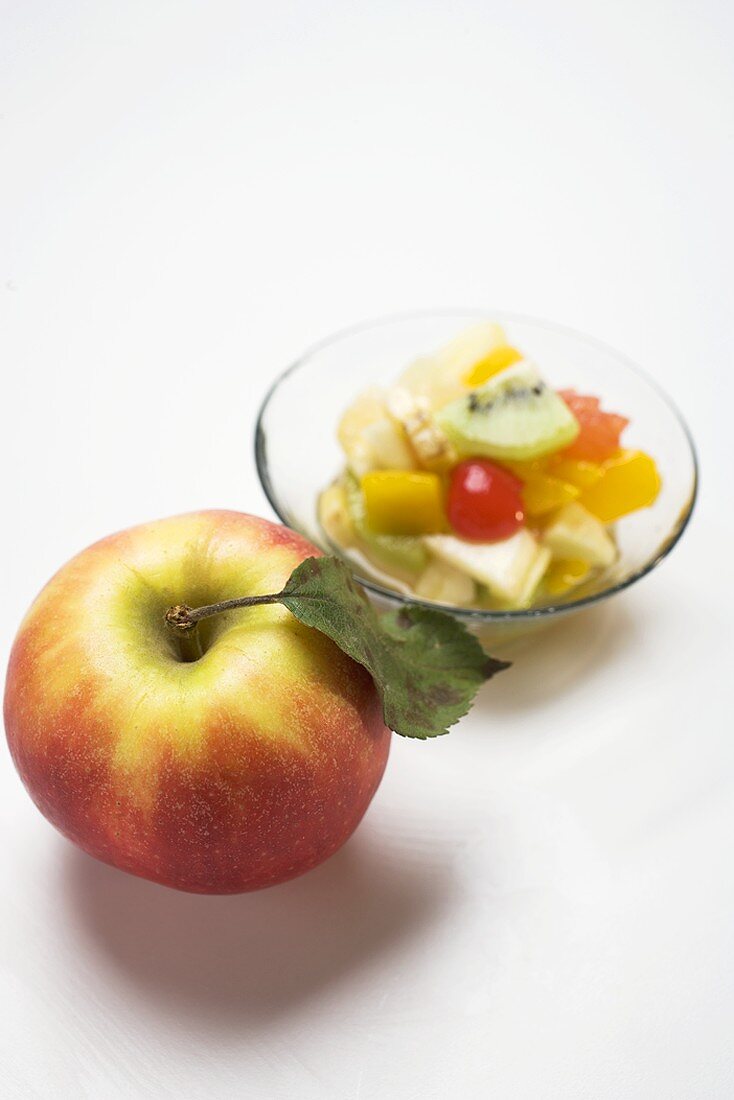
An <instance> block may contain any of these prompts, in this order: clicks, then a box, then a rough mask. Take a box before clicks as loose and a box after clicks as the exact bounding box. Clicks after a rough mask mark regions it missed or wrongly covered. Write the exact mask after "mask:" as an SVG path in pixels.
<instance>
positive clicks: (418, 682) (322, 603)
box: [280, 557, 509, 739]
mask: <svg viewBox="0 0 734 1100" xmlns="http://www.w3.org/2000/svg"><path fill="white" fill-rule="evenodd" d="M280 600H281V602H282V603H283V604H284V605H285V607H287V608H288V610H289V611H290V612H291V613H292V614H293V615H295V616H296V618H297V619H300V621H301V622H302V623H305V624H306V626H311V627H314V628H315V629H316V630H320V631H321V632H322V634H326V635H327V636H328V637H329V638H331V640H332V641H333V642H336V644H337V645H338V646H339V648H340V649H343V650H344V652H345V653H347V654H348V655H349V656H350V657H352V658H353V660H355V661H358V662H359V663H360V664H361V665H364V667H365V668H366V669H367V670H368V672H369V673H370V674H371V675H372V678H373V680H374V681H375V684H376V686H377V690H378V692H379V693H380V696H381V698H382V707H383V712H384V716H385V724H386V725H388V726H389V727H390V729H392V730H394V731H395V733H399V734H401V735H402V736H403V737H419V738H421V739H425V738H426V737H438V736H439V735H440V734H442V733H447V732H448V727H449V726H451V725H453V724H454V722H458V720H459V718H461V717H462V715H464V714H466V712H467V711H468V710H469V708H470V707H471V704H472V701H473V699H474V696H475V695H476V693H477V691H478V689H479V687H480V686H481V685H482V683H484V681H485V680H488V679H490V677H492V676H494V674H495V673H496V672H500V671H501V670H502V669H503V668H508V667H509V665H508V662H506V661H498V660H495V659H494V658H493V657H488V656H487V654H486V653H485V652H484V650H483V649H482V647H481V645H480V644H479V642H478V641H477V639H476V638H475V637H474V636H473V635H472V634H470V633H469V631H468V630H467V629H466V627H465V626H464V625H463V624H462V623H460V622H458V621H457V620H456V619H454V618H452V617H451V616H450V615H446V614H444V613H443V612H442V611H431V610H428V609H427V608H422V607H415V606H410V605H406V606H405V607H402V608H400V609H398V610H397V611H390V612H388V613H387V614H386V615H382V616H380V615H378V614H377V612H376V611H375V609H374V607H373V606H372V604H371V603H370V602H369V600H368V599H367V597H366V595H365V593H364V591H363V590H362V589H361V588H360V586H359V585H358V584H357V582H356V581H355V580H354V579H353V577H352V574H351V571H350V569H349V566H348V565H347V564H346V563H345V562H344V561H342V560H341V559H340V558H335V557H323V558H307V559H306V561H304V562H302V563H301V564H300V565H299V566H298V567H297V568H296V569H295V570H294V571H293V573H292V574H291V576H290V579H289V580H288V583H287V584H286V586H285V588H284V589H283V591H282V593H281V594H280Z"/></svg>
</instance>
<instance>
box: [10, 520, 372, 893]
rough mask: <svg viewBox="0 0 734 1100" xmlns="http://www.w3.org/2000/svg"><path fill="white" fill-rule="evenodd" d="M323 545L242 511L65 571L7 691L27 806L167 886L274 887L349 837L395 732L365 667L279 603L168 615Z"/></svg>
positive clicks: (16, 652)
mask: <svg viewBox="0 0 734 1100" xmlns="http://www.w3.org/2000/svg"><path fill="white" fill-rule="evenodd" d="M314 554H318V551H317V550H316V549H315V547H313V546H311V545H310V544H309V543H308V542H307V541H306V540H305V539H303V538H301V537H300V536H299V535H297V534H295V533H294V532H293V531H290V530H288V529H287V528H286V527H281V526H278V525H276V524H273V523H269V522H268V521H266V520H263V519H258V518H256V517H254V516H248V515H242V514H240V513H237V512H227V511H209V512H198V513H192V514H191V515H185V516H177V517H174V518H172V519H165V520H160V521H159V522H156V523H149V524H145V525H143V526H140V527H135V528H132V529H131V530H129V531H123V532H121V533H119V534H116V535H111V536H110V537H109V538H106V539H103V540H102V541H101V542H98V543H95V544H94V545H93V546H90V547H89V548H88V549H87V550H84V551H83V552H82V553H81V554H79V555H78V556H77V557H75V558H74V559H73V560H72V561H70V562H69V563H68V564H67V565H65V566H64V567H63V568H62V569H61V570H60V572H59V573H57V574H56V576H55V577H54V578H53V579H52V580H51V581H50V582H49V584H48V585H47V586H46V588H44V590H43V591H42V592H41V594H40V595H39V596H38V598H37V599H36V601H35V603H34V604H33V606H32V607H31V609H30V611H29V612H28V615H27V616H26V618H25V620H24V622H23V623H22V625H21V627H20V630H19V632H18V636H17V638H16V640H15V644H14V646H13V651H12V654H11V657H10V665H9V669H8V676H7V683H6V692H5V725H6V730H7V735H8V741H9V744H10V751H11V753H12V755H13V759H14V761H15V764H16V766H17V768H18V771H19V772H20V775H21V777H22V779H23V782H24V783H25V785H26V787H27V788H28V791H29V792H30V794H31V797H32V798H33V800H34V801H35V803H36V805H37V806H38V807H39V809H40V810H41V812H42V813H43V814H45V816H46V817H47V818H48V819H49V821H51V822H52V823H53V824H54V825H55V826H56V827H57V828H58V829H59V830H60V831H61V832H62V833H64V834H65V835H66V836H67V837H68V838H69V839H70V840H72V841H74V843H76V844H78V845H79V846H80V847H81V848H83V849H84V850H85V851H87V852H89V853H90V854H91V855H93V856H96V857H97V858H98V859H102V860H105V861H106V862H107V863H111V864H113V865H114V866H116V867H120V868H122V869H123V870H125V871H129V872H131V873H133V874H136V875H142V876H143V877H145V878H149V879H153V880H154V881H156V882H160V883H163V884H165V885H167V886H173V887H176V888H178V889H181V890H191V891H196V892H200V893H237V892H239V891H244V890H255V889H258V888H259V887H263V886H269V885H271V884H274V883H278V882H282V881H284V880H285V879H289V878H292V877H293V876H295V875H299V874H301V873H302V872H303V871H307V870H308V869H309V868H311V867H314V866H316V864H318V863H320V862H321V861H322V860H324V859H326V858H327V856H330V855H331V854H332V853H333V852H335V851H336V850H337V848H339V847H340V846H341V845H342V844H343V843H344V841H345V840H346V839H347V838H348V837H349V836H350V834H351V833H352V831H353V830H354V829H355V827H356V826H357V824H358V823H359V821H360V819H361V818H362V815H363V814H364V812H365V810H366V809H367V806H368V805H369V802H370V800H371V798H372V796H373V794H374V793H375V790H376V789H377V786H378V784H379V782H380V779H381V777H382V773H383V771H384V768H385V763H386V760H387V754H388V747H389V743H390V732H389V730H388V729H387V728H386V727H385V725H384V723H383V720H382V709H381V704H380V700H379V698H378V695H377V691H376V689H375V686H374V684H373V682H372V679H371V678H370V676H369V674H368V673H367V672H366V671H365V670H364V669H363V668H362V667H361V666H360V665H358V664H356V663H355V662H354V661H352V660H351V659H350V658H349V657H347V656H346V655H345V654H344V653H343V652H342V651H341V650H340V649H338V648H337V646H336V645H334V644H333V643H332V642H331V641H330V640H329V639H328V638H326V637H325V636H324V635H322V634H320V633H319V632H318V631H315V630H312V629H310V628H308V627H306V626H303V625H302V624H301V623H300V622H298V620H297V619H296V618H295V617H294V616H293V615H291V614H290V612H289V611H287V610H286V609H285V608H284V607H282V606H280V605H277V604H271V605H265V606H258V607H251V608H246V609H238V610H235V611H230V612H227V613H226V614H222V615H217V616H216V617H213V618H211V619H208V620H206V621H205V622H202V623H200V624H199V627H198V629H199V631H200V636H201V649H202V651H203V652H202V656H200V657H199V658H198V659H195V660H191V659H186V658H190V656H191V655H190V654H185V653H184V652H183V651H182V648H181V643H180V641H179V639H178V638H177V637H176V635H175V633H174V632H173V631H172V630H171V628H170V627H169V626H168V625H167V624H166V622H165V619H164V616H165V612H166V610H167V609H168V608H169V607H171V606H172V605H174V604H187V605H189V606H190V607H197V606H201V605H204V604H210V603H215V602H218V601H220V600H224V599H229V598H234V597H239V596H246V595H256V594H263V593H268V592H278V591H280V589H281V588H282V587H283V585H284V584H285V582H286V580H287V579H288V577H289V576H290V574H291V572H292V571H293V569H294V568H295V567H296V566H297V565H298V564H299V563H300V562H301V561H303V560H304V559H305V558H307V557H310V556H312V555H314Z"/></svg>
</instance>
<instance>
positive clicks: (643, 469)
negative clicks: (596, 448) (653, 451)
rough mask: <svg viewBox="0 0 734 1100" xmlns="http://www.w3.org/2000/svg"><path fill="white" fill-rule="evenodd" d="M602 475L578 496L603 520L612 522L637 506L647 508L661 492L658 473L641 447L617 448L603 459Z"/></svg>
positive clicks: (653, 463)
mask: <svg viewBox="0 0 734 1100" xmlns="http://www.w3.org/2000/svg"><path fill="white" fill-rule="evenodd" d="M602 471H603V475H602V478H601V480H600V481H598V482H597V483H596V485H592V486H591V487H590V488H589V489H585V490H584V492H583V493H582V494H581V496H580V498H579V503H580V504H583V506H584V507H585V508H587V509H588V510H589V511H590V512H591V513H592V514H593V515H595V516H596V517H597V519H600V520H601V521H602V523H614V521H615V520H617V519H621V517H622V516H626V515H628V514H629V513H630V512H636V511H637V509H638V508H648V507H649V506H650V505H651V504H653V503H654V502H655V500H656V498H657V495H658V493H659V492H660V485H661V481H660V474H659V473H658V469H657V466H656V465H655V462H654V460H653V459H652V458H651V457H650V455H647V454H645V453H644V451H618V452H617V454H616V455H614V456H613V457H612V458H610V459H608V460H607V461H606V462H603V463H602Z"/></svg>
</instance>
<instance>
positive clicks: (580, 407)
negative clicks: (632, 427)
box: [559, 390, 629, 462]
mask: <svg viewBox="0 0 734 1100" xmlns="http://www.w3.org/2000/svg"><path fill="white" fill-rule="evenodd" d="M559 396H561V397H562V398H563V400H564V401H565V402H566V404H567V405H568V407H569V409H570V410H571V412H572V413H573V415H574V416H575V417H576V419H577V420H578V423H579V428H580V431H579V434H578V435H577V436H576V438H575V439H574V441H573V443H571V444H570V446H568V447H566V448H565V449H564V451H563V457H564V458H579V459H584V460H585V461H587V462H604V461H605V459H607V458H611V457H612V455H613V454H614V452H615V451H617V450H618V449H619V437H620V435H621V434H622V432H623V431H624V429H625V428H626V427H627V425H628V424H629V420H628V419H627V418H626V417H624V416H619V415H618V414H617V413H608V412H604V411H603V410H602V409H600V408H599V398H598V397H589V396H584V395H583V394H579V393H576V391H575V390H560V391H559Z"/></svg>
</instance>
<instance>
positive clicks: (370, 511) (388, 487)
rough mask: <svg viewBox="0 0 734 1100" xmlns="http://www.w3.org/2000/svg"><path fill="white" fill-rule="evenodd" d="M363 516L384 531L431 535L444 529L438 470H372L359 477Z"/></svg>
mask: <svg viewBox="0 0 734 1100" xmlns="http://www.w3.org/2000/svg"><path fill="white" fill-rule="evenodd" d="M360 484H361V486H362V493H363V494H364V507H365V517H366V520H367V523H368V524H369V526H370V527H371V528H372V530H373V531H376V532H378V533H379V534H383V535H430V534H436V533H438V532H440V531H445V530H446V518H445V512H444V504H443V484H442V482H441V479H440V477H439V476H438V474H431V473H426V472H417V471H416V472H414V471H410V470H373V471H371V472H370V473H368V474H365V475H364V477H363V478H362V479H361V481H360Z"/></svg>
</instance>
